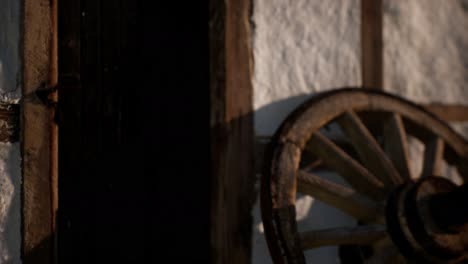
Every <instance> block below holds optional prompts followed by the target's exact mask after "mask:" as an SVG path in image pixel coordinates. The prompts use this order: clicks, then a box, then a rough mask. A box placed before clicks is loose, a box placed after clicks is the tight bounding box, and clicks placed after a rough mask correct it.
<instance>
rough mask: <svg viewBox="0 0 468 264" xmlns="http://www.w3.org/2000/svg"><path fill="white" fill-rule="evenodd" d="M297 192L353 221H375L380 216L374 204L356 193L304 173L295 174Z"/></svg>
mask: <svg viewBox="0 0 468 264" xmlns="http://www.w3.org/2000/svg"><path fill="white" fill-rule="evenodd" d="M297 181H298V184H297V189H298V191H299V192H301V193H304V194H308V195H311V196H312V197H314V198H316V199H319V200H321V201H323V202H325V203H327V204H329V205H331V206H333V207H335V208H339V209H340V210H342V211H343V212H345V213H347V214H349V215H350V216H353V217H354V218H355V219H360V220H366V221H375V220H376V219H377V218H379V217H380V216H382V215H381V212H379V209H378V206H377V204H376V203H375V202H373V201H371V200H369V199H368V198H366V197H364V196H363V195H361V194H359V193H357V192H356V191H354V190H352V189H350V188H348V187H346V186H343V185H340V184H336V183H334V182H331V181H328V180H326V179H322V178H320V177H319V176H316V175H314V174H311V173H307V172H305V171H299V172H298V174H297Z"/></svg>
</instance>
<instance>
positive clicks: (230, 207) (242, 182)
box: [209, 0, 254, 263]
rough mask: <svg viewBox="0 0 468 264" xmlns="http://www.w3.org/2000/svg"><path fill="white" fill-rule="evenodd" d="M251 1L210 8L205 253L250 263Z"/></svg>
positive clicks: (212, 4) (221, 259) (230, 0)
mask: <svg viewBox="0 0 468 264" xmlns="http://www.w3.org/2000/svg"><path fill="white" fill-rule="evenodd" d="M251 4H252V3H251V0H238V1H235V0H227V1H219V0H213V1H211V2H210V17H209V19H210V20H209V23H210V24H209V25H210V41H209V44H210V97H211V120H210V123H211V125H210V130H211V131H210V133H211V171H212V185H211V189H212V191H211V193H212V197H211V214H210V222H211V223H210V226H211V230H210V233H211V239H210V240H211V253H212V262H213V263H250V261H251V236H252V231H251V226H252V225H251V223H252V217H251V209H252V206H253V201H254V159H253V154H254V153H253V151H254V148H253V147H254V130H253V114H252V107H253V102H252V95H253V91H252V83H251V77H252V76H251V65H252V60H251V59H252V54H251V52H252V50H251V32H250V16H251Z"/></svg>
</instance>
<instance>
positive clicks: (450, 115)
mask: <svg viewBox="0 0 468 264" xmlns="http://www.w3.org/2000/svg"><path fill="white" fill-rule="evenodd" d="M423 107H424V108H425V109H427V110H428V111H430V112H432V113H434V114H435V115H436V116H438V117H439V118H440V119H442V120H444V121H445V122H466V121H468V106H467V105H459V104H438V103H433V104H426V105H423Z"/></svg>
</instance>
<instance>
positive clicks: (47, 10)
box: [20, 0, 58, 264]
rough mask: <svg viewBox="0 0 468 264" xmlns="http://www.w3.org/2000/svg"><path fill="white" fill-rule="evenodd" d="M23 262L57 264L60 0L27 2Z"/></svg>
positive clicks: (25, 14) (25, 1)
mask: <svg viewBox="0 0 468 264" xmlns="http://www.w3.org/2000/svg"><path fill="white" fill-rule="evenodd" d="M22 16H23V17H22V21H23V23H22V26H23V28H22V34H23V38H22V49H23V52H22V59H23V62H22V65H23V69H22V72H23V76H22V77H23V78H22V79H23V82H22V83H23V86H22V94H23V99H22V102H21V108H22V111H21V114H20V119H21V125H20V126H21V135H20V137H21V152H22V182H23V185H22V190H21V193H22V250H21V255H22V260H23V263H25V264H28V263H54V261H53V254H54V250H53V249H54V246H53V245H54V233H55V232H54V229H55V217H56V210H57V185H56V183H57V149H56V146H57V137H56V136H57V126H56V124H55V122H54V118H53V117H54V115H55V114H54V106H53V105H54V102H55V101H56V99H57V94H56V92H54V91H53V89H49V87H55V86H56V84H57V77H58V76H57V74H58V71H57V70H58V68H57V0H24V1H23V2H22Z"/></svg>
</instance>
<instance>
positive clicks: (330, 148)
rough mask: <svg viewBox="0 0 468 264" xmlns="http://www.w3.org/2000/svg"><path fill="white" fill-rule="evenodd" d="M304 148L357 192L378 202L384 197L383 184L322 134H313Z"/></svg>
mask: <svg viewBox="0 0 468 264" xmlns="http://www.w3.org/2000/svg"><path fill="white" fill-rule="evenodd" d="M306 148H307V149H309V151H311V152H313V153H314V154H315V155H317V156H318V157H320V158H321V159H322V160H323V161H324V162H325V164H326V165H327V166H329V167H330V168H332V169H333V170H335V171H336V172H338V173H339V174H340V175H341V176H343V177H344V179H345V180H346V181H347V182H348V183H349V184H350V185H351V186H353V187H354V188H355V189H356V190H357V191H358V192H361V193H363V194H366V195H368V196H370V197H372V198H375V199H379V200H380V199H383V198H384V197H385V191H384V188H383V187H384V186H383V183H382V182H381V181H380V180H379V179H378V178H377V177H375V176H374V175H372V174H371V173H370V172H369V171H368V170H367V169H366V168H364V167H363V166H362V165H361V164H359V162H357V161H356V160H354V159H353V158H351V157H350V156H349V155H348V154H347V153H346V152H344V151H343V150H342V149H340V148H339V147H338V146H337V145H336V144H335V143H333V142H332V141H330V140H329V139H328V138H326V137H324V136H323V135H322V134H320V133H318V132H316V133H314V134H313V135H312V137H311V139H310V140H309V142H308V144H307V146H306Z"/></svg>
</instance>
